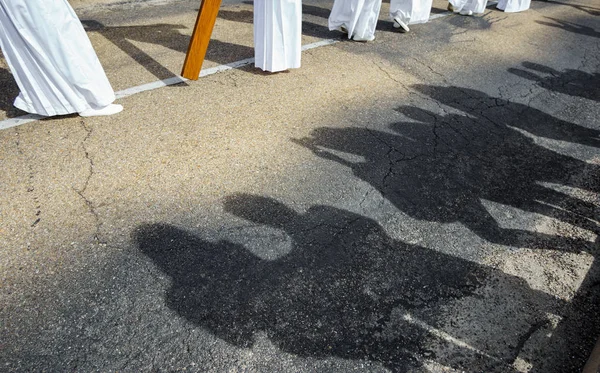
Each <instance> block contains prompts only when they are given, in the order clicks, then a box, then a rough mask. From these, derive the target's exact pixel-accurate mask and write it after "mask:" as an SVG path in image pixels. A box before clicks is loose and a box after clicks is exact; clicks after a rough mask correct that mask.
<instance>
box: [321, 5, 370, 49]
mask: <svg viewBox="0 0 600 373" xmlns="http://www.w3.org/2000/svg"><path fill="white" fill-rule="evenodd" d="M380 9H381V0H335V1H334V2H333V7H332V8H331V14H330V15H329V30H338V29H339V28H340V27H344V28H346V30H348V39H352V38H354V39H355V40H373V39H375V27H376V26H377V19H378V18H379V10H380Z"/></svg>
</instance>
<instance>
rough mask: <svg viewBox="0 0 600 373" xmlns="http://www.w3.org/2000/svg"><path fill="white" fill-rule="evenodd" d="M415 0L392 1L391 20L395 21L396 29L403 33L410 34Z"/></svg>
mask: <svg viewBox="0 0 600 373" xmlns="http://www.w3.org/2000/svg"><path fill="white" fill-rule="evenodd" d="M412 5H413V0H390V18H391V19H392V20H393V21H394V28H397V29H400V31H402V32H409V31H410V28H409V27H408V22H409V21H410V13H411V11H412Z"/></svg>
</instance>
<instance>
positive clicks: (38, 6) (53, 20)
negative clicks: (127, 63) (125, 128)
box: [0, 0, 115, 116]
mask: <svg viewBox="0 0 600 373" xmlns="http://www.w3.org/2000/svg"><path fill="white" fill-rule="evenodd" d="M0 47H1V48H2V52H3V54H4V57H5V58H6V61H7V63H8V65H9V67H10V69H11V71H12V73H13V76H14V77H15V80H16V82H17V85H18V86H19V89H20V91H21V92H20V93H19V96H18V97H17V98H16V100H15V103H14V105H15V106H16V107H17V108H19V109H21V110H23V111H27V112H29V113H34V114H39V115H44V116H53V115H64V114H70V113H79V112H82V111H85V110H87V109H90V108H100V107H104V106H107V105H109V104H110V103H112V102H113V101H114V100H115V94H114V91H113V89H112V87H111V85H110V83H109V81H108V79H107V78H106V74H105V73H104V69H103V68H102V66H101V65H100V61H99V60H98V57H97V56H96V52H95V51H94V48H93V47H92V44H91V43H90V40H89V38H88V37H87V34H86V33H85V30H84V29H83V26H82V25H81V22H80V21H79V18H77V15H76V14H75V12H74V11H73V8H71V6H70V5H69V3H68V2H67V0H0Z"/></svg>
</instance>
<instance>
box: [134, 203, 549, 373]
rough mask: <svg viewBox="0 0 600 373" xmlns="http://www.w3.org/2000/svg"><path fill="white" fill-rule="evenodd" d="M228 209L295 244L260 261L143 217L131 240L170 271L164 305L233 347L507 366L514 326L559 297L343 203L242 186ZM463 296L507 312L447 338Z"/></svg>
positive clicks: (514, 350)
mask: <svg viewBox="0 0 600 373" xmlns="http://www.w3.org/2000/svg"><path fill="white" fill-rule="evenodd" d="M225 210H226V211H227V212H229V213H232V214H234V215H236V216H238V217H240V218H243V219H245V220H248V221H250V222H253V223H255V224H258V226H259V227H265V228H271V229H272V228H275V229H278V230H280V231H282V232H285V234H286V235H287V237H289V238H290V240H291V242H292V243H291V246H292V248H291V251H289V253H287V254H286V255H283V256H281V257H279V258H277V259H274V260H264V259H260V258H259V257H257V256H255V255H253V254H252V253H251V252H250V251H249V250H248V249H247V248H246V247H245V246H243V245H241V244H237V243H234V242H231V241H229V240H227V239H224V240H220V241H216V242H215V241H208V240H205V239H203V238H202V237H201V236H198V235H194V234H192V233H189V232H186V231H184V230H181V229H179V228H177V227H174V226H170V225H166V224H151V225H144V226H141V227H139V228H138V229H137V230H136V231H135V233H134V240H135V242H136V243H137V245H138V247H139V248H140V250H141V251H142V252H143V253H144V254H145V255H146V256H148V257H149V258H150V259H151V260H152V261H153V263H154V264H155V265H156V266H158V267H159V268H160V269H161V270H162V271H164V273H165V274H167V275H168V276H170V277H171V279H172V286H171V288H170V289H169V291H168V293H167V295H166V302H167V304H168V306H169V307H170V308H172V309H173V310H175V311H176V312H177V313H178V314H179V315H181V316H182V317H185V318H186V319H187V320H189V321H191V322H193V323H195V324H196V325H199V326H201V327H203V328H205V329H207V330H208V331H210V332H211V333H213V334H214V335H216V336H217V337H219V338H221V339H223V340H225V341H227V342H228V343H230V344H233V345H235V346H238V347H244V348H249V347H251V346H252V345H253V344H254V343H255V342H256V341H257V338H258V336H259V335H266V337H267V338H268V340H269V341H271V343H273V344H274V345H276V346H277V347H278V348H279V349H281V350H282V351H284V352H287V353H292V354H295V355H298V356H301V357H311V358H327V357H338V358H343V359H348V360H363V361H364V360H367V361H371V362H376V363H379V364H381V365H383V366H385V367H386V368H388V369H390V370H391V371H393V372H404V371H409V370H410V369H411V367H413V368H414V367H417V366H420V365H421V364H422V363H423V356H428V357H429V358H428V359H429V360H434V361H438V362H439V363H442V364H444V365H448V366H452V367H455V368H457V369H461V370H463V371H468V372H481V371H487V372H490V371H495V372H511V371H513V368H512V366H511V364H512V361H513V360H514V359H515V358H516V356H517V355H518V353H519V350H520V348H522V345H520V343H519V342H516V343H515V341H514V340H513V338H514V337H515V335H521V338H523V336H527V335H528V333H529V332H528V328H530V327H531V325H534V324H537V325H538V327H539V325H540V320H544V312H546V311H548V310H550V309H552V308H553V307H556V306H558V305H559V304H560V301H558V300H557V299H556V298H554V297H551V296H549V295H547V294H546V293H543V292H540V291H536V290H532V289H531V288H530V287H529V286H528V285H527V284H526V283H525V281H524V280H522V279H519V278H517V277H514V276H510V275H506V274H504V273H503V272H501V271H498V270H494V269H492V268H489V267H485V266H482V265H479V264H477V263H474V262H470V261H466V260H463V259H460V258H457V257H453V256H450V255H447V254H443V253H440V252H437V251H433V250H429V249H427V248H424V247H420V246H416V245H410V244H406V243H404V242H401V241H398V240H394V239H392V238H391V237H389V236H388V235H387V234H386V233H385V231H384V230H383V229H382V227H381V226H379V224H378V223H377V222H375V221H374V220H371V219H369V218H366V217H364V216H361V215H357V214H354V213H351V212H349V211H345V210H341V209H337V208H333V207H328V206H313V207H311V208H310V209H308V211H306V212H305V213H297V212H296V211H294V210H292V209H290V208H289V207H287V206H286V205H284V204H282V203H280V202H278V201H276V200H274V199H271V198H265V197H259V196H254V195H244V194H241V195H234V196H230V197H228V198H227V199H226V201H225ZM267 245H268V243H267ZM490 284H494V285H490ZM490 286H492V288H493V289H492V290H490V288H489V287H490ZM483 288H486V291H483V292H480V290H481V289H483ZM490 293H492V295H490ZM465 297H473V299H481V298H482V297H483V298H486V299H487V301H488V302H481V307H484V308H485V307H490V309H489V310H487V311H483V312H490V313H493V312H492V309H496V311H497V308H498V306H499V305H500V304H501V305H502V306H501V307H505V308H506V309H507V310H510V311H508V312H509V314H510V316H507V317H506V318H503V319H501V320H488V321H489V322H490V323H489V324H488V325H487V327H484V326H480V327H481V329H479V330H477V331H476V332H473V330H470V331H469V332H466V331H464V330H463V331H461V330H456V331H454V332H453V334H452V336H450V335H449V334H447V333H445V332H444V331H443V330H442V329H443V328H445V327H449V326H448V325H444V323H445V322H447V320H446V319H445V315H443V311H442V310H444V309H446V308H445V307H452V304H454V303H456V302H458V301H459V300H460V299H463V298H465ZM489 298H492V299H489ZM471 311H473V310H471ZM478 311H481V310H478ZM474 313H477V312H476V311H474ZM515 313H516V314H515ZM471 315H472V314H471ZM468 317H469V316H466V315H463V316H461V319H463V318H468ZM471 317H472V316H471ZM489 318H490V319H493V316H490V317H489ZM543 324H544V322H543V321H542V322H541V325H543ZM491 325H493V326H491ZM490 328H491V329H490ZM496 328H498V329H496ZM507 330H508V331H509V332H507ZM479 333H481V334H483V335H485V338H484V340H485V342H484V340H482V339H481V335H479ZM490 339H492V340H494V342H492V343H496V344H497V345H496V344H494V345H493V347H490V346H489V345H488V344H489V343H490ZM525 339H527V338H525ZM432 342H436V343H437V344H438V345H439V344H440V343H441V344H442V345H447V344H450V345H451V346H450V347H448V350H449V351H451V353H448V354H447V355H446V354H444V355H443V356H436V355H435V352H434V351H431V350H429V348H430V347H428V346H431V344H432Z"/></svg>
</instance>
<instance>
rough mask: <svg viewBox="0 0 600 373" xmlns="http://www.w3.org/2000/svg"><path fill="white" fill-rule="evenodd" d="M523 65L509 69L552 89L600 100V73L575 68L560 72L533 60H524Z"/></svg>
mask: <svg viewBox="0 0 600 373" xmlns="http://www.w3.org/2000/svg"><path fill="white" fill-rule="evenodd" d="M523 67H524V69H516V68H510V69H508V71H509V72H510V73H512V74H515V75H517V76H520V77H522V78H525V79H529V80H532V81H534V82H537V84H538V85H539V86H541V87H543V88H546V89H548V90H551V91H555V92H559V93H564V94H567V95H571V96H578V97H584V98H587V99H590V100H595V101H600V73H592V74H590V73H587V72H584V71H581V70H575V69H566V70H564V71H563V72H560V71H558V70H555V69H553V68H551V67H548V66H544V65H540V64H537V63H533V62H523Z"/></svg>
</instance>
